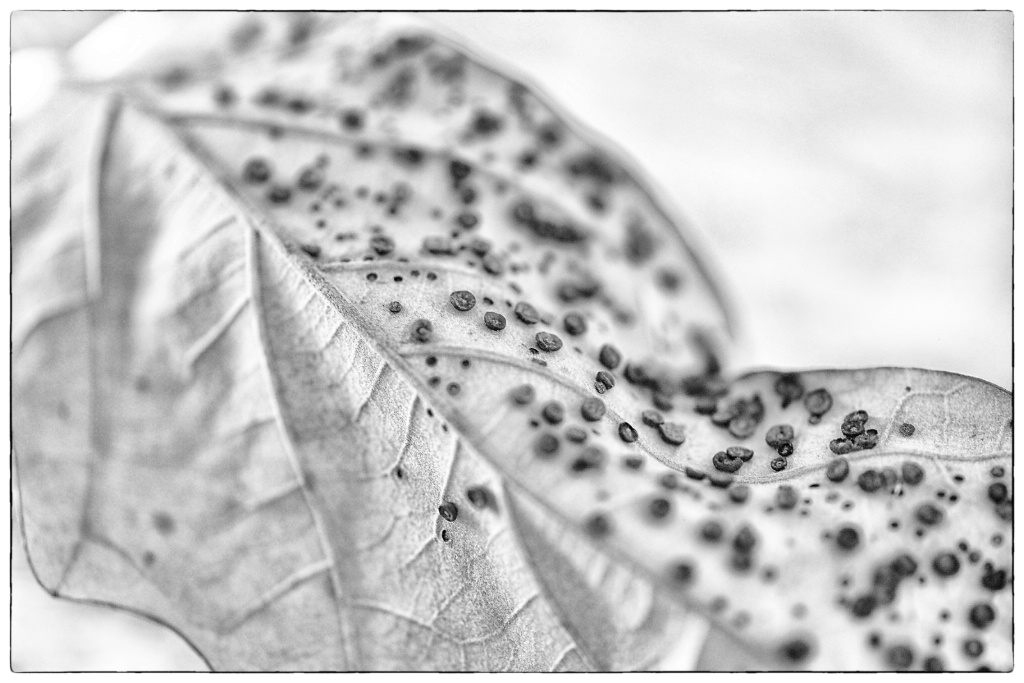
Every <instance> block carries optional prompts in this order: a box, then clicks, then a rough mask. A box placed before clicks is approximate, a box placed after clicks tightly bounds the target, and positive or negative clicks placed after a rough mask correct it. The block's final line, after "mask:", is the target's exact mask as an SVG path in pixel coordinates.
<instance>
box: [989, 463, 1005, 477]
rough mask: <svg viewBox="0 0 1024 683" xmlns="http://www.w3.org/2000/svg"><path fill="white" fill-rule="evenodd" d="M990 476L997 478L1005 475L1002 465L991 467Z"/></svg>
mask: <svg viewBox="0 0 1024 683" xmlns="http://www.w3.org/2000/svg"><path fill="white" fill-rule="evenodd" d="M991 474H992V476H993V477H996V478H998V477H1001V476H1003V475H1004V474H1006V470H1005V469H1004V468H1003V466H1002V465H994V466H993V467H992V470H991Z"/></svg>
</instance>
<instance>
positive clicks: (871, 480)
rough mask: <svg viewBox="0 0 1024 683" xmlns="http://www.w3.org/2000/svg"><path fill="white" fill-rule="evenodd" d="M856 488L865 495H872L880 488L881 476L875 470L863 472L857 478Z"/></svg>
mask: <svg viewBox="0 0 1024 683" xmlns="http://www.w3.org/2000/svg"><path fill="white" fill-rule="evenodd" d="M857 486H859V487H860V490H861V491H864V492H865V493H874V492H875V491H877V490H878V489H880V488H882V475H881V474H880V473H879V472H877V471H875V470H865V471H864V472H861V475H860V476H859V477H857Z"/></svg>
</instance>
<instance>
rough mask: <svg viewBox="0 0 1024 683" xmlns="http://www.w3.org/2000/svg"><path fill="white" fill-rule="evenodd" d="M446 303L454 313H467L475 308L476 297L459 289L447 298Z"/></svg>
mask: <svg viewBox="0 0 1024 683" xmlns="http://www.w3.org/2000/svg"><path fill="white" fill-rule="evenodd" d="M448 301H450V302H451V304H452V308H454V309H455V310H456V311H463V312H464V311H468V310H470V309H471V308H473V307H474V306H476V297H475V296H473V293H472V292H469V291H466V290H465V289H460V290H457V291H454V292H452V293H451V296H449V297H448Z"/></svg>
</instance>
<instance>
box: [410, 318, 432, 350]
mask: <svg viewBox="0 0 1024 683" xmlns="http://www.w3.org/2000/svg"><path fill="white" fill-rule="evenodd" d="M433 334H434V325H433V324H432V323H431V322H430V321H429V320H427V319H425V318H420V319H419V320H417V321H416V322H414V323H413V324H412V338H413V341H417V342H419V343H421V344H425V343H426V342H429V341H430V339H431V337H433Z"/></svg>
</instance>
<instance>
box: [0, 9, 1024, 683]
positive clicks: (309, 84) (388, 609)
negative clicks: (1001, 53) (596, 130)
mask: <svg viewBox="0 0 1024 683" xmlns="http://www.w3.org/2000/svg"><path fill="white" fill-rule="evenodd" d="M205 16H209V15H204V17H205ZM150 19H151V17H149V18H145V17H144V18H143V19H141V20H142V21H148V20H150ZM191 19H192V18H191V17H190V16H189V15H183V16H179V17H176V19H175V20H176V21H180V22H181V24H180V25H178V27H177V28H176V29H174V30H171V31H170V33H171V35H175V36H178V35H180V36H182V41H183V42H184V43H185V46H184V47H182V46H180V45H172V43H170V42H169V41H163V42H162V41H157V40H150V41H142V44H140V45H139V51H138V52H137V53H131V52H129V53H128V54H129V55H130V56H129V57H124V56H122V58H121V59H119V60H114V61H109V62H107V63H100V62H102V60H100V62H97V61H95V60H94V61H93V62H91V63H90V62H87V61H86V57H88V56H90V55H92V57H95V55H97V54H100V53H101V52H100V51H99V50H97V49H92V50H91V51H90V50H89V49H88V48H89V45H90V41H93V43H92V44H93V45H94V46H95V45H96V44H97V43H100V44H102V43H103V42H104V41H110V40H111V38H112V37H117V36H121V37H124V36H125V35H128V36H131V35H145V32H144V31H141V30H139V29H138V27H133V26H132V25H131V24H130V23H128V24H127V25H125V24H123V23H120V22H121V20H120V19H119V20H117V21H115V22H112V23H110V24H108V25H105V26H103V27H101V29H100V30H99V31H97V32H96V33H94V34H93V35H92V36H90V37H89V38H87V39H86V41H85V42H84V43H82V44H81V45H79V47H78V48H76V51H75V53H73V54H77V57H76V59H77V65H78V69H79V76H80V77H82V78H84V77H90V78H94V79H95V80H93V81H91V82H89V83H83V82H82V81H81V80H79V81H78V82H77V83H76V84H72V85H71V86H69V87H68V88H66V89H65V90H64V91H63V92H62V93H61V95H60V96H59V99H58V100H57V101H55V102H54V103H53V106H51V107H50V108H49V110H48V111H47V112H46V113H45V114H44V116H43V117H42V118H41V119H40V120H39V121H36V122H34V128H31V129H26V130H25V131H20V130H19V131H16V136H15V137H16V139H15V143H14V177H15V178H16V180H17V183H18V185H17V186H16V187H15V188H14V190H15V191H14V193H13V194H14V217H15V220H14V238H15V252H14V258H15V268H14V289H15V294H14V296H15V301H16V302H17V303H16V305H15V315H14V321H13V323H14V326H13V330H14V332H13V337H14V353H15V360H14V391H15V395H16V401H15V406H14V439H15V448H16V452H17V457H18V467H19V471H18V477H19V484H20V487H21V495H22V501H23V510H24V511H23V524H24V527H25V535H26V539H27V543H28V546H29V552H30V557H31V559H32V562H33V566H34V568H35V571H36V573H37V576H38V577H39V579H40V581H41V582H42V583H43V585H44V586H46V587H47V588H48V589H49V590H51V591H52V592H54V593H56V594H60V595H66V596H71V597H80V598H89V599H94V600H101V601H107V602H110V603H113V604H119V605H123V606H126V607H128V608H130V609H134V610H137V611H141V612H144V613H147V614H151V615H154V616H156V617H157V618H159V619H161V620H162V621H165V622H166V623H169V624H171V625H172V626H173V627H175V628H176V629H177V630H179V631H180V632H181V633H182V634H183V635H184V636H185V637H186V638H187V639H188V640H189V641H190V642H191V643H193V644H194V646H195V647H196V648H197V649H198V650H199V651H200V652H202V653H203V655H204V656H205V657H206V658H207V660H208V661H209V662H210V663H211V665H212V666H213V667H214V668H220V669H243V668H244V669H263V668H267V669H269V668H274V669H321V670H341V669H413V668H417V669H444V670H447V669H471V670H500V669H516V670H547V669H563V670H579V669H590V668H611V669H629V668H640V667H650V666H656V665H658V662H659V660H662V658H663V657H664V655H665V653H666V652H668V651H670V650H672V649H673V648H674V647H675V644H676V643H678V642H680V641H684V642H685V641H692V640H693V639H694V638H699V637H700V636H701V635H702V634H703V633H704V630H703V626H702V624H701V622H700V621H699V620H698V621H696V622H695V621H694V620H693V617H691V616H688V615H689V614H690V613H691V611H692V612H693V613H696V614H698V615H700V616H701V618H704V619H708V620H709V621H710V622H711V623H712V624H713V625H714V627H715V628H716V629H717V630H716V632H715V633H716V634H718V635H716V637H715V638H714V639H713V640H712V646H714V647H719V651H721V650H722V649H724V650H726V652H727V656H728V657H729V658H730V659H729V660H727V661H725V662H721V661H720V662H705V664H706V665H707V666H709V667H713V666H724V667H726V668H729V667H737V666H739V665H740V664H739V662H741V661H743V662H750V663H751V664H750V665H751V666H754V667H756V668H805V667H806V668H816V669H868V670H875V669H882V668H906V667H915V668H921V667H922V666H927V664H926V662H927V661H928V660H926V657H933V656H938V657H941V661H942V664H943V665H944V666H945V667H946V668H956V669H963V668H973V667H975V666H977V665H980V664H982V663H984V664H986V665H988V666H990V667H992V668H1000V669H1006V668H1009V667H1010V666H1012V660H1011V659H1010V647H1009V637H1010V636H1009V634H1010V619H1011V617H1010V613H1011V607H1012V606H1011V596H1010V592H1009V590H1008V589H1006V588H1005V587H1004V586H1005V581H1006V574H1004V575H1003V577H1004V578H1003V585H1002V586H998V587H995V588H994V586H996V584H998V580H997V578H998V576H999V572H1000V571H1002V572H1005V573H1008V572H1009V552H1010V551H1009V543H1008V542H1005V541H1008V539H1005V538H1004V539H1003V540H1002V541H997V540H996V535H1003V536H1005V535H1007V534H1008V533H1009V526H1010V522H1009V517H1010V514H1009V513H1010V511H1011V510H1012V507H1011V503H1009V502H1008V501H1010V500H1012V493H1011V492H1010V491H1008V490H1007V491H1005V492H1004V493H1005V495H1002V496H1001V495H994V494H993V493H992V491H993V489H992V486H993V484H996V485H998V484H999V483H1001V482H1004V481H1005V484H1006V485H1007V486H1009V483H1010V482H1009V480H1008V477H1006V476H1005V470H1006V469H1007V468H1008V466H1009V463H1010V455H1009V453H1010V446H1009V441H1010V433H1011V428H1010V427H1011V425H1010V421H1009V416H1010V406H1009V403H1010V401H1009V395H1008V394H1006V392H1003V391H1002V390H1000V389H998V388H995V387H992V386H990V385H987V384H984V383H982V382H979V381H977V380H970V379H967V378H963V377H959V376H953V375H949V374H944V373H934V372H927V371H921V370H891V369H879V370H867V371H854V372H837V371H830V372H804V373H799V374H795V375H791V376H788V375H787V376H784V375H779V374H778V373H755V374H753V375H749V376H746V377H743V378H740V379H738V380H736V381H734V382H726V381H725V380H724V379H723V378H722V377H720V376H719V375H718V370H719V368H718V366H719V363H720V361H719V359H718V354H719V349H720V347H721V346H722V342H723V341H724V340H725V339H726V338H727V329H728V322H727V317H726V315H725V314H724V312H723V308H722V306H721V303H720V300H719V298H718V296H717V294H716V293H715V289H714V288H713V286H712V285H711V284H710V282H709V281H708V279H707V277H706V275H705V273H704V271H703V269H702V267H701V266H700V265H699V263H698V262H697V260H696V259H695V258H694V257H693V255H692V254H691V252H690V250H689V249H688V248H687V246H686V245H685V243H684V242H683V240H682V239H681V237H680V233H678V232H677V231H676V228H675V227H674V224H673V222H672V221H671V220H670V219H669V218H667V216H666V215H665V212H664V210H663V209H661V208H660V204H658V203H657V201H656V200H655V199H654V198H652V196H651V194H650V192H649V190H647V189H646V183H643V182H641V181H638V180H636V176H635V174H634V173H633V172H632V171H630V170H629V169H627V167H626V166H625V165H624V163H623V162H622V161H621V160H620V159H618V157H617V156H616V155H615V154H614V153H610V152H608V151H607V150H605V149H604V148H598V147H595V146H594V143H593V142H591V141H590V138H589V136H585V135H583V134H581V133H579V132H578V127H577V126H575V125H574V124H571V123H569V122H567V120H566V118H565V117H564V116H563V115H559V114H557V113H556V112H555V111H554V110H553V109H552V108H551V107H550V105H548V104H547V103H545V102H544V101H542V99H541V98H538V97H537V96H536V95H535V94H533V93H532V91H531V90H530V89H528V88H526V87H524V86H522V85H520V84H519V83H518V82H515V81H509V80H508V79H506V78H505V77H503V76H501V75H499V74H497V73H496V72H495V71H493V70H492V69H491V68H489V67H487V66H485V65H484V64H483V63H482V62H480V61H479V60H475V59H471V58H467V57H466V56H465V55H464V53H463V52H460V51H459V50H458V49H457V48H456V47H455V46H453V45H452V44H450V43H449V42H448V41H447V40H445V39H442V38H439V37H435V36H430V35H428V34H427V33H425V32H424V31H423V30H422V29H415V30H411V29H409V28H405V27H391V26H389V25H388V24H387V23H386V22H385V23H378V22H377V20H376V18H371V17H366V16H362V15H355V16H345V17H343V18H342V19H337V18H335V17H329V18H326V19H324V18H320V17H316V16H310V15H297V16H296V17H295V18H289V17H278V16H270V17H268V16H256V17H254V16H248V15H230V16H227V17H215V19H216V21H215V20H213V19H211V20H209V21H204V22H203V23H202V30H196V31H194V32H187V31H185V30H184V28H183V27H185V26H189V25H192V24H194V22H192V21H191ZM132 20H135V19H134V18H133V19H132ZM221 20H223V22H224V24H225V26H222V25H221V23H220V21H221ZM257 26H259V27H260V28H257ZM218 35H219V36H220V37H219V39H217V40H214V38H215V37H217V36H218ZM529 155H532V160H528V156H529ZM480 240H486V247H485V246H484V242H482V241H480ZM487 313H492V315H487ZM493 314H497V315H493ZM498 316H500V320H499V317H498ZM620 357H621V358H620ZM601 373H604V374H601ZM818 389H822V390H824V391H826V392H828V397H829V400H827V401H826V400H825V397H824V394H823V393H822V392H820V391H816V390H818ZM755 397H759V398H757V399H756V400H755ZM553 402H557V404H558V408H557V409H556V408H554V407H553ZM826 404H827V405H826ZM653 407H658V408H659V411H660V412H657V413H654V412H650V411H652V409H653ZM858 410H864V411H866V414H867V417H865V418H864V419H863V420H861V419H859V418H856V417H854V418H852V423H856V424H853V425H852V426H851V424H847V425H845V426H846V428H847V431H848V432H851V434H852V432H854V431H856V430H857V429H858V428H860V429H861V431H862V432H865V433H866V430H868V429H874V430H876V431H877V432H878V433H877V435H876V436H875V437H874V438H873V439H872V437H870V436H864V435H863V434H858V435H854V438H858V437H859V438H860V441H859V442H858V444H859V445H858V450H856V451H854V452H851V453H848V454H846V455H845V456H838V455H836V454H835V453H833V450H832V447H831V446H830V443H831V441H832V440H833V439H836V438H838V437H840V436H841V430H842V429H843V427H844V422H847V423H850V422H851V420H846V421H844V419H843V418H844V416H846V415H847V414H850V413H853V412H855V411H858ZM815 414H820V415H821V417H820V420H818V419H816V420H815V424H811V423H810V422H809V418H810V417H811V416H812V415H815ZM904 423H906V424H908V425H913V426H914V428H913V430H912V433H911V430H910V429H909V428H906V427H903V425H904ZM719 424H720V425H722V426H718V425H719ZM780 424H786V425H789V426H790V427H791V428H792V429H791V430H787V429H771V428H772V427H774V426H775V425H780ZM858 425H859V427H858ZM766 436H767V437H768V439H769V440H770V441H771V442H772V444H773V445H772V446H769V445H768V443H766ZM871 441H874V442H875V443H873V444H872V447H870V448H868V447H867V445H868V443H869V442H871ZM730 446H732V447H735V446H744V447H748V448H749V451H741V452H738V451H733V452H732V453H729V452H728V451H727V450H726V449H727V448H728V447H730ZM836 448H838V449H840V450H842V449H844V448H846V447H845V446H842V445H839V446H836ZM850 448H852V446H851V447H850ZM719 451H722V452H723V454H722V455H720V456H718V455H716V453H718V452H719ZM784 451H785V452H786V453H788V455H786V456H782V455H779V454H780V453H782V452H784ZM840 457H845V458H846V460H847V461H848V462H849V468H850V473H849V474H848V475H847V476H846V477H845V478H844V479H842V481H838V480H837V481H833V480H832V479H830V478H829V476H827V475H826V472H829V471H831V472H832V474H833V478H836V476H835V472H834V469H835V467H836V465H835V464H834V463H836V462H838V461H839V458H840ZM773 460H781V461H782V462H783V464H784V465H785V468H784V469H781V465H779V464H778V463H776V465H775V468H773V467H772V465H771V463H772V461H773ZM713 462H717V467H716V466H715V465H713ZM1000 467H1001V468H1003V470H1004V474H1002V475H997V469H996V468H1000ZM830 468H831V469H830ZM887 468H893V471H894V472H895V479H892V480H891V479H890V475H889V474H888V471H887ZM915 468H916V469H915ZM868 469H873V470H875V471H877V472H879V473H880V474H879V475H878V476H877V477H875V478H877V479H880V480H881V482H882V483H883V484H884V485H885V487H884V488H878V487H876V488H875V490H873V491H871V492H867V491H864V490H862V489H863V488H869V489H870V488H872V486H871V485H870V484H871V481H870V480H871V479H872V477H871V476H868V477H867V479H866V481H867V484H866V485H864V486H861V485H859V484H858V483H857V481H858V480H859V479H860V478H861V475H862V474H863V473H864V472H865V471H867V470H868ZM722 470H734V472H733V473H731V474H726V473H725V472H723V471H722ZM775 470H779V471H775ZM688 476H689V477H691V478H689V479H688V478H687V477H688ZM744 487H745V488H744ZM743 491H746V494H745V497H744V495H742V492H743ZM940 493H941V496H940ZM996 493H997V494H998V491H996ZM1000 498H1002V500H996V499H1000ZM740 501H742V502H740ZM926 502H927V503H929V504H931V505H933V506H935V508H936V510H939V511H940V512H941V519H936V515H935V514H934V513H928V514H925V515H924V516H923V517H922V513H921V512H920V508H921V506H922V505H923V504H925V503H926ZM923 518H927V519H929V520H931V522H932V523H931V524H929V525H924V524H922V523H921V522H919V521H915V520H920V519H923ZM894 523H895V526H894V525H893V524H894ZM844 527H849V528H850V529H852V530H853V531H849V530H843V529H844ZM919 528H920V529H921V533H920V534H918V529H919ZM715 529H718V532H717V533H716V531H715ZM854 537H856V540H857V543H856V544H854V543H853V539H854ZM960 538H963V539H964V540H965V543H966V545H967V548H966V549H965V550H962V549H959V548H958V547H957V545H956V544H957V542H958V541H959V539H960ZM737 548H739V550H737ZM945 552H950V553H953V554H954V556H956V557H958V558H959V564H960V568H959V570H958V571H957V572H956V573H955V574H952V575H948V576H945V575H941V574H940V573H939V574H937V572H936V569H935V566H934V565H935V561H936V558H937V557H938V556H939V555H940V554H941V553H945ZM904 553H905V554H907V555H908V556H909V557H911V558H912V559H913V561H914V563H915V567H914V571H913V572H911V574H912V576H910V577H909V578H906V577H899V576H897V577H896V578H895V579H894V578H893V571H894V570H892V569H891V565H892V563H893V561H894V560H896V559H897V558H898V557H899V556H901V555H902V554H904ZM972 553H977V557H976V558H973V556H972ZM681 563H682V564H681ZM938 566H939V569H942V570H943V571H945V572H946V573H947V574H948V567H949V566H950V561H949V560H948V559H945V558H944V559H942V560H940V561H939V565H938ZM906 567H908V564H907V561H906V560H901V563H900V564H898V570H899V571H902V570H903V569H904V568H906ZM880 570H881V574H880V576H881V578H880V579H878V580H876V578H875V577H876V575H879V571H880ZM908 571H909V569H908ZM985 577H989V578H985ZM991 577H996V578H991ZM865 595H870V596H872V599H874V600H875V603H876V604H875V605H874V606H873V609H872V610H865V609H864V602H863V601H862V600H861V601H860V602H858V599H859V598H862V597H863V596H865ZM878 603H885V604H878ZM976 604H978V605H987V606H988V608H989V609H991V610H992V615H993V621H992V622H991V623H985V624H982V625H978V624H977V623H975V624H972V623H971V621H970V618H971V615H970V614H969V612H970V610H971V609H972V607H973V606H974V605H976ZM855 605H857V607H856V609H855V607H854V606H855ZM943 609H948V610H950V613H951V616H950V617H949V620H948V621H946V620H944V619H943V618H942V616H941V614H940V610H943ZM980 610H981V611H980V612H978V611H977V610H975V612H976V613H974V614H973V617H974V621H975V622H979V619H980V621H987V619H982V618H981V617H985V616H986V615H987V614H988V612H987V611H986V610H985V608H984V607H982V608H980ZM855 611H857V612H865V611H870V614H864V615H863V616H857V615H856V614H854V612H855ZM983 613H984V614H983ZM875 633H877V635H878V644H877V646H874V645H872V644H871V636H872V634H875ZM937 634H941V635H942V640H941V642H939V643H935V642H934V638H935V637H936V635H937ZM723 638H724V639H726V640H723ZM974 639H977V641H978V642H979V643H981V645H982V646H983V652H980V653H977V655H976V656H975V657H970V656H968V655H967V654H965V653H966V652H967V650H965V647H966V648H968V649H970V648H975V647H976V646H975V645H973V644H972V645H970V646H966V645H965V643H966V641H968V640H974ZM722 643H725V644H726V646H725V648H721V647H720V646H721V644H722ZM904 648H905V649H904ZM662 661H663V660H662Z"/></svg>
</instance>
